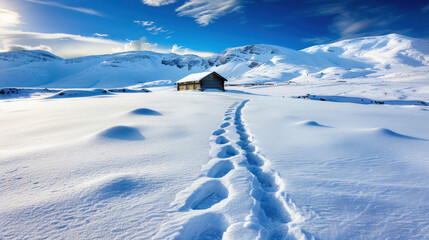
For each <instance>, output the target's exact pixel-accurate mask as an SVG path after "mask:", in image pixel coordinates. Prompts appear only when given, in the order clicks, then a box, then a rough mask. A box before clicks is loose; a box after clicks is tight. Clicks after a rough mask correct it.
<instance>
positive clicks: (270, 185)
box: [249, 167, 279, 192]
mask: <svg viewBox="0 0 429 240" xmlns="http://www.w3.org/2000/svg"><path fill="white" fill-rule="evenodd" d="M249 171H250V172H251V173H253V175H255V177H256V178H257V179H258V182H259V183H260V184H261V187H262V189H264V190H265V191H266V192H277V191H278V190H279V186H278V185H277V184H276V181H275V177H274V176H272V175H270V174H268V173H266V172H263V171H262V169H260V168H257V167H253V168H249Z"/></svg>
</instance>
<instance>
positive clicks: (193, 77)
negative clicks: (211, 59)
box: [176, 72, 212, 83]
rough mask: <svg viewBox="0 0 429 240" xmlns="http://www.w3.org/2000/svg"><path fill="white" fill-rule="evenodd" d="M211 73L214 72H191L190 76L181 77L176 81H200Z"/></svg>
mask: <svg viewBox="0 0 429 240" xmlns="http://www.w3.org/2000/svg"><path fill="white" fill-rule="evenodd" d="M210 73H212V72H200V73H194V74H189V75H188V76H186V77H184V78H182V79H180V80H179V81H177V82H176V83H183V82H192V81H199V80H201V79H203V78H204V77H206V76H207V75H209V74H210Z"/></svg>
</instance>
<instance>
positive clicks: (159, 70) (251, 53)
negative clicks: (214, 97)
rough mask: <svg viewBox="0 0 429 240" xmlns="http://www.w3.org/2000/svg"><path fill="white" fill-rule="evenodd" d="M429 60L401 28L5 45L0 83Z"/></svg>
mask: <svg viewBox="0 0 429 240" xmlns="http://www.w3.org/2000/svg"><path fill="white" fill-rule="evenodd" d="M428 65H429V41H427V40H424V39H415V38H410V37H406V36H403V35H398V34H388V35H383V36H375V37H363V38H356V39H348V40H342V41H338V42H334V43H330V44H322V45H315V46H312V47H309V48H305V49H302V50H299V51H297V50H293V49H289V48H284V47H281V46H274V45H268V44H252V45H246V46H241V47H233V48H227V49H225V50H223V51H221V52H219V53H218V54H215V55H213V56H211V57H199V56H196V55H192V54H188V55H177V54H175V53H157V52H151V51H133V52H121V53H114V54H105V55H94V56H85V57H78V58H71V59H63V58H61V57H58V56H56V55H54V54H52V53H50V52H46V51H42V50H21V51H15V52H3V53H0V87H69V88H73V87H76V88H78V87H124V86H130V85H135V84H138V83H147V82H152V81H156V80H170V81H171V82H173V83H174V82H175V81H177V80H179V79H181V78H182V77H184V76H186V75H188V74H191V73H196V72H202V71H216V72H218V73H220V74H222V75H224V76H225V77H227V78H228V79H229V80H230V83H237V84H245V83H266V82H285V81H290V80H294V81H299V80H301V79H303V78H307V80H308V79H310V78H311V79H327V78H337V79H347V78H356V77H363V76H366V75H368V74H372V73H376V72H379V71H393V70H395V69H396V70H398V69H403V68H415V67H427V66H428Z"/></svg>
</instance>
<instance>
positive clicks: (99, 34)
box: [94, 33, 109, 38]
mask: <svg viewBox="0 0 429 240" xmlns="http://www.w3.org/2000/svg"><path fill="white" fill-rule="evenodd" d="M94 36H96V37H100V38H103V37H108V36H109V34H104V33H94Z"/></svg>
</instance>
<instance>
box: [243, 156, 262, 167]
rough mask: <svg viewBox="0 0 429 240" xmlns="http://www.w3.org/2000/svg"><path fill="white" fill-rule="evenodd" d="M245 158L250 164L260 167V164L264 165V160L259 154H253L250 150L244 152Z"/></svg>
mask: <svg viewBox="0 0 429 240" xmlns="http://www.w3.org/2000/svg"><path fill="white" fill-rule="evenodd" d="M246 158H247V162H248V163H249V164H250V165H251V166H257V167H260V166H263V165H264V160H263V159H262V158H261V157H260V156H258V155H256V154H254V153H251V152H248V153H246Z"/></svg>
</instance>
